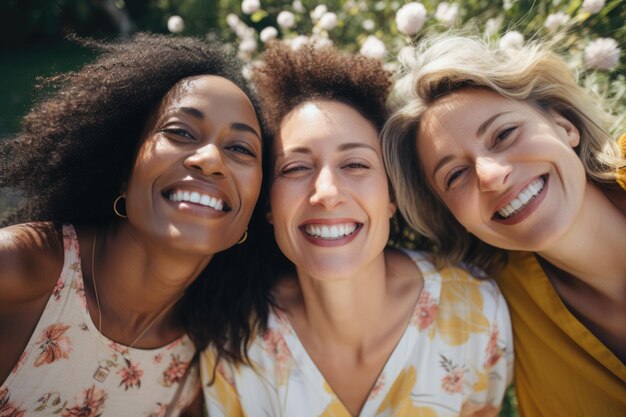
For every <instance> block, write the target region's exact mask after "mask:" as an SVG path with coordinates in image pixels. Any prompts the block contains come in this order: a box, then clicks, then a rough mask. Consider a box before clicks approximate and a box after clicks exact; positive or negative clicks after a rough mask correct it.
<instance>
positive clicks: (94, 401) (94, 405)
mask: <svg viewBox="0 0 626 417" xmlns="http://www.w3.org/2000/svg"><path fill="white" fill-rule="evenodd" d="M106 398H107V394H106V392H104V390H101V389H99V388H96V386H95V385H92V386H91V387H90V388H88V389H86V390H84V391H83V393H82V395H80V396H77V398H76V405H75V406H73V407H72V408H66V409H65V410H63V412H62V413H61V417H98V416H99V415H100V414H101V408H103V406H104V401H105V400H106Z"/></svg>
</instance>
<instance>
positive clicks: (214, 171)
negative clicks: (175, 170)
mask: <svg viewBox="0 0 626 417" xmlns="http://www.w3.org/2000/svg"><path fill="white" fill-rule="evenodd" d="M185 167H187V169H189V170H192V171H199V172H200V173H202V174H203V175H206V176H212V175H215V176H220V177H223V176H225V175H226V166H225V165H224V159H223V155H222V151H221V149H220V148H219V147H218V146H217V145H215V144H214V143H209V144H207V145H205V146H202V147H200V148H198V149H196V151H195V152H194V153H192V154H191V155H189V156H188V157H187V158H185Z"/></svg>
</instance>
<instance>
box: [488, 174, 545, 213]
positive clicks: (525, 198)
mask: <svg viewBox="0 0 626 417" xmlns="http://www.w3.org/2000/svg"><path fill="white" fill-rule="evenodd" d="M545 185H546V182H545V181H544V179H543V178H541V177H540V178H538V179H537V180H536V181H534V182H532V183H531V184H529V185H528V186H527V187H526V188H524V189H523V190H522V191H520V193H519V194H518V195H517V197H515V198H514V199H513V200H511V202H510V203H509V204H507V205H506V206H504V207H502V208H501V209H500V210H498V214H499V215H500V216H502V217H504V218H505V219H506V218H507V217H510V216H511V215H513V214H515V213H517V212H518V211H519V210H520V209H522V208H523V207H525V206H526V205H527V204H528V203H530V201H531V200H532V199H534V198H535V197H536V196H537V194H539V193H540V192H541V190H543V187H544V186H545Z"/></svg>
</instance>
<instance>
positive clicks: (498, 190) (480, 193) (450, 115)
mask: <svg viewBox="0 0 626 417" xmlns="http://www.w3.org/2000/svg"><path fill="white" fill-rule="evenodd" d="M579 139H580V138H579V132H578V130H577V129H576V128H575V127H574V125H573V124H572V123H571V122H570V121H569V120H568V119H566V118H565V117H563V116H561V115H560V114H558V113H557V112H555V111H548V112H543V111H541V110H538V109H536V108H535V107H533V106H531V105H529V104H526V103H524V102H520V101H516V100H511V99H507V98H505V97H502V96H500V95H499V94H496V93H494V92H492V91H488V90H481V89H464V90H460V91H458V92H455V93H452V94H450V95H448V96H446V97H443V98H441V99H439V101H437V102H436V103H435V104H434V105H433V106H432V107H431V108H430V109H429V110H428V111H427V112H426V113H425V114H424V117H423V119H422V122H421V124H420V130H419V132H418V135H417V152H418V157H419V158H420V162H421V163H422V164H423V168H424V173H425V175H426V177H427V178H428V181H429V183H430V185H431V186H432V188H433V189H434V190H435V192H436V193H437V195H438V196H439V197H440V198H441V199H442V201H443V202H444V204H446V206H447V207H448V208H449V209H450V211H451V212H452V214H453V215H454V216H455V217H456V219H457V220H458V221H459V222H460V223H461V224H462V225H463V226H464V227H465V228H466V229H467V231H468V232H470V233H472V234H474V235H475V236H476V237H478V238H479V239H481V240H483V241H485V242H487V243H489V244H491V245H493V246H496V247H500V248H504V249H514V250H529V251H541V250H546V249H549V248H550V247H551V245H553V244H554V243H555V242H557V241H558V239H559V238H561V237H563V236H564V234H565V233H567V231H568V230H570V227H571V226H572V225H573V224H574V223H575V222H576V218H577V215H578V213H579V212H580V208H581V206H582V202H583V196H584V192H585V186H586V179H585V171H584V168H583V165H582V163H581V162H580V159H579V158H578V156H577V155H576V153H575V152H574V150H573V147H575V146H577V145H578V143H579Z"/></svg>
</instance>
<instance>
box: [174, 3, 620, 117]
mask: <svg viewBox="0 0 626 417" xmlns="http://www.w3.org/2000/svg"><path fill="white" fill-rule="evenodd" d="M226 1H227V2H229V3H230V4H232V5H233V7H232V8H231V9H230V11H231V12H230V13H228V14H227V15H226V17H225V26H226V27H227V29H226V30H227V32H226V37H228V36H231V37H232V38H234V41H235V44H236V45H237V47H238V51H239V54H240V56H241V58H243V59H244V60H245V61H246V62H248V64H247V65H246V68H245V70H244V75H245V74H249V73H250V70H251V68H252V67H253V66H254V65H255V62H256V61H255V60H256V57H257V56H258V54H259V53H260V52H262V48H263V45H264V44H266V43H268V42H270V41H272V40H274V39H282V40H284V41H285V42H287V43H288V44H289V45H290V46H291V47H292V48H295V49H297V48H300V47H301V46H302V45H304V44H308V43H311V44H313V45H315V46H324V45H332V44H336V45H337V46H339V47H340V48H345V49H347V50H350V51H358V52H359V53H361V54H363V55H365V56H368V57H372V58H376V59H381V60H383V61H384V62H385V67H386V68H388V69H390V70H393V69H394V68H395V66H396V62H397V57H398V55H399V54H401V53H403V52H402V51H403V50H404V51H405V52H406V50H408V49H411V48H409V46H411V45H414V44H415V43H416V42H417V41H419V39H420V37H422V36H424V35H426V34H430V33H433V32H435V33H436V32H445V31H446V30H449V29H450V28H462V27H464V25H465V24H467V22H471V26H470V29H471V30H473V32H475V29H476V28H478V29H479V30H480V31H481V32H482V34H484V36H486V37H489V38H491V39H492V40H493V41H495V42H497V44H498V47H499V48H501V49H502V50H503V51H504V52H505V53H507V54H515V53H516V51H518V50H520V49H521V48H522V47H523V46H524V45H525V44H526V43H527V42H528V41H527V38H528V39H533V38H536V37H537V36H538V35H539V37H542V38H545V39H548V40H552V41H553V44H554V45H557V46H560V47H561V49H562V50H561V52H563V53H564V54H565V56H566V59H568V62H570V65H571V67H572V69H575V70H577V71H581V70H584V71H586V72H589V73H591V72H598V73H603V72H604V73H605V74H607V75H605V76H595V75H594V76H593V79H594V80H601V81H602V82H605V84H606V85H605V86H604V87H603V89H604V90H607V91H608V90H610V89H611V85H610V83H611V82H614V83H616V84H619V82H620V80H621V83H622V84H623V83H624V77H623V76H617V77H615V76H613V78H612V79H613V80H614V81H611V80H610V77H609V74H615V71H616V69H617V68H618V67H619V68H623V66H620V57H621V50H620V46H619V44H618V42H617V41H616V40H615V39H612V38H608V37H600V36H597V35H594V33H593V32H592V31H591V30H589V28H588V26H587V23H588V22H592V21H594V19H596V20H597V19H602V18H603V16H605V15H606V14H607V13H608V12H610V10H613V9H615V4H614V1H609V2H606V0H583V1H580V2H579V3H578V4H577V5H575V7H573V6H572V3H571V2H564V1H562V0H552V1H550V2H548V3H547V4H546V8H545V9H540V8H536V9H534V10H533V11H532V12H529V11H528V10H521V5H519V0H498V1H496V2H494V6H493V8H491V9H490V10H489V11H488V12H485V11H484V10H480V11H478V9H472V7H478V6H476V5H474V3H470V2H467V1H463V0H440V1H436V2H421V1H411V0H317V1H319V2H318V3H315V0H283V1H281V0H271V1H270V0H226ZM617 9H619V6H618V7H617ZM515 13H517V14H515ZM528 16H530V23H528V27H527V28H526V27H524V26H523V25H522V24H521V23H520V22H522V21H527V20H529V19H527V18H528ZM183 18H184V16H182V15H181V16H171V17H170V18H169V20H168V21H167V28H168V30H169V31H170V32H172V33H181V32H184V29H185V25H184V21H183ZM525 24H526V23H525ZM537 28H540V29H539V31H538V29H537ZM603 77H604V78H603ZM615 80H617V81H615ZM597 82H600V81H597ZM618 87H619V85H618ZM594 89H598V88H597V86H594ZM601 89H602V88H601ZM613 90H615V88H613ZM617 90H619V91H622V93H621V94H622V96H623V95H624V88H623V87H622V88H621V89H619V88H618V89H617ZM621 102H622V103H624V102H626V98H623V99H621ZM624 107H626V104H624V105H622V108H623V110H625V112H626V108H624Z"/></svg>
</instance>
